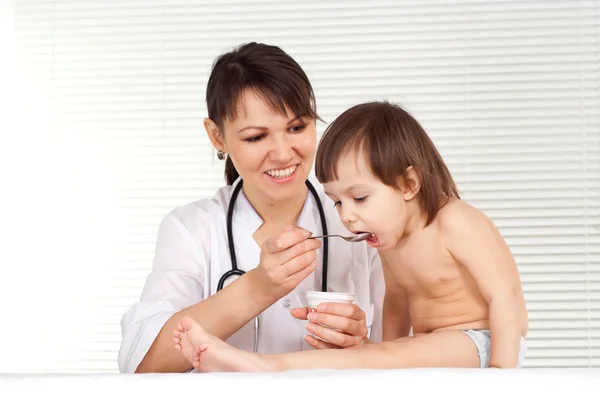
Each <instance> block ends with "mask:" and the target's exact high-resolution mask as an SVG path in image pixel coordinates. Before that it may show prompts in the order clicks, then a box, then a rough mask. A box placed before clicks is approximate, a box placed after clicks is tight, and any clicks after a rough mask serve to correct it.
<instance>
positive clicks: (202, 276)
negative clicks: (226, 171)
mask: <svg viewBox="0 0 600 401" xmlns="http://www.w3.org/2000/svg"><path fill="white" fill-rule="evenodd" d="M309 179H310V181H311V183H313V185H314V186H315V188H316V189H317V192H318V194H319V197H320V199H321V202H322V203H323V208H324V211H325V216H326V218H327V226H328V231H329V233H330V234H343V235H346V234H348V230H346V228H345V227H344V226H343V225H342V223H341V221H340V218H339V216H338V213H337V211H336V209H335V207H334V205H333V202H332V201H331V200H330V199H329V197H327V196H326V195H325V194H324V192H323V187H322V186H321V185H320V184H319V182H318V181H317V180H316V179H315V178H314V177H313V176H311V177H310V178H309ZM238 181H239V179H238ZM238 181H236V182H235V183H234V186H235V185H237V183H238ZM232 188H233V186H225V187H222V188H220V189H218V190H217V192H216V194H215V195H214V197H213V198H212V199H202V200H199V201H196V202H193V203H189V204H186V205H183V206H180V207H177V208H175V209H174V210H173V211H171V212H170V213H169V214H168V215H167V216H165V218H164V219H163V221H162V222H161V224H160V227H159V231H158V238H157V242H156V251H155V257H154V263H153V266H152V271H151V272H150V274H149V276H148V278H147V280H146V283H145V287H144V289H143V292H142V295H141V298H140V301H139V302H137V303H135V304H134V305H132V306H131V307H130V308H129V309H128V311H127V312H126V313H125V315H124V316H123V318H122V320H121V329H122V335H123V341H122V344H121V348H120V350H119V355H118V365H119V370H120V371H121V372H125V373H132V372H135V370H136V369H137V367H138V365H139V363H140V362H141V361H142V359H143V358H144V356H145V354H146V353H147V352H148V349H149V348H150V346H151V345H152V342H153V341H154V339H155V338H156V336H157V334H158V332H159V331H160V329H161V328H162V326H163V325H164V324H165V322H166V321H167V320H168V319H169V318H170V317H171V316H172V315H173V314H174V313H175V312H177V311H179V310H181V309H183V308H186V307H188V306H190V305H193V304H195V303H197V302H200V301H201V300H203V299H206V298H207V297H209V296H211V295H213V294H215V292H216V289H217V284H218V282H219V278H220V277H221V275H222V274H223V273H225V272H226V271H228V270H230V269H231V262H230V254H229V251H228V249H229V247H228V242H227V229H226V216H227V208H228V205H229V198H230V194H231V191H232ZM261 224H262V220H261V218H260V217H259V215H258V214H257V213H256V211H255V210H254V208H252V206H251V205H250V203H249V202H248V200H247V199H246V197H245V196H244V192H243V191H240V193H239V195H238V198H237V200H236V204H235V209H234V214H233V222H232V229H233V238H234V243H235V248H236V257H237V261H238V268H240V269H242V270H245V271H249V270H251V269H253V268H255V267H256V266H257V265H258V263H259V261H260V248H259V246H258V245H257V243H256V242H255V241H254V239H253V237H252V234H253V233H254V232H255V231H256V230H257V229H258V227H260V225H261ZM298 226H300V227H302V228H305V229H307V230H309V231H311V232H312V233H313V234H314V235H318V234H321V233H322V230H321V220H320V217H319V210H318V207H317V205H316V203H315V200H314V198H313V196H312V195H311V193H310V192H308V196H307V200H306V202H305V205H304V208H303V210H302V213H301V215H300V218H299V221H298ZM322 251H323V247H321V248H320V249H319V250H318V251H317V256H318V258H319V261H322ZM321 272H322V263H321V262H320V263H319V266H318V267H317V269H316V270H315V271H314V272H313V273H312V274H311V275H310V276H308V277H307V278H306V279H305V280H304V281H303V282H301V283H300V284H299V285H298V287H296V289H295V290H293V291H292V292H291V293H290V294H288V295H286V296H284V297H283V298H281V299H280V300H278V301H277V302H275V303H274V304H273V305H272V306H270V307H269V308H268V309H266V310H265V311H264V312H263V313H262V314H261V315H260V331H259V346H258V352H261V353H279V352H290V351H299V350H308V349H312V347H310V346H309V345H308V344H307V343H306V342H305V340H304V338H303V337H304V335H305V334H306V333H307V331H306V329H305V324H306V321H305V320H297V319H295V318H294V317H293V316H292V315H291V313H290V311H291V309H292V308H296V307H303V306H306V305H307V304H306V298H305V295H304V294H305V292H306V291H307V290H320V288H321ZM228 283H229V281H228ZM328 287H329V288H328V290H329V291H338V292H352V293H354V294H355V303H356V304H358V305H359V306H360V307H361V308H362V309H363V310H364V311H365V313H366V316H367V326H368V329H369V333H370V337H371V339H372V340H373V341H381V315H382V304H383V295H384V289H385V285H384V281H383V272H382V265H381V260H380V259H379V256H378V254H377V252H376V250H375V249H373V248H371V247H369V246H368V245H367V244H366V242H359V243H350V242H346V241H344V240H342V239H341V238H330V239H329V268H328ZM239 301H240V302H244V300H243V299H240V300H239ZM227 342H228V343H229V344H232V345H233V346H235V347H237V348H241V349H245V350H248V351H252V350H253V347H254V329H253V320H250V322H249V323H248V324H247V325H246V326H244V327H242V328H241V329H240V330H239V331H238V332H237V333H235V334H234V335H233V336H231V337H230V338H229V339H228V340H227Z"/></svg>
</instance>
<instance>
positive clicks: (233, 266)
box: [217, 179, 329, 352]
mask: <svg viewBox="0 0 600 401" xmlns="http://www.w3.org/2000/svg"><path fill="white" fill-rule="evenodd" d="M242 184H243V181H242V179H240V183H239V184H238V185H237V187H235V188H234V190H233V192H232V194H231V199H230V200H229V208H228V210H227V223H226V224H227V242H228V243H229V256H230V258H231V270H229V271H226V272H225V273H224V274H223V275H222V276H221V278H220V279H219V284H218V285H217V292H219V291H220V290H222V289H223V286H224V285H225V280H227V279H228V278H230V277H233V276H241V275H242V274H244V273H246V272H245V271H243V270H241V269H238V267H237V259H236V257H235V245H234V243H233V229H232V226H233V225H232V220H233V209H234V206H235V201H236V200H237V197H238V194H239V192H240V190H241V189H242ZM306 186H307V187H308V190H309V191H310V192H311V193H312V195H313V197H314V198H315V201H316V203H317V208H318V209H319V215H320V217H321V229H322V231H323V235H327V220H326V219H325V211H324V210H323V204H322V203H321V200H320V199H319V195H318V194H317V190H316V189H315V187H314V186H313V185H312V184H311V183H310V182H309V181H308V180H306ZM328 255H329V239H328V238H327V237H325V238H323V274H322V282H321V291H323V292H327V259H328ZM258 327H259V318H258V316H256V317H255V318H254V352H257V351H258Z"/></svg>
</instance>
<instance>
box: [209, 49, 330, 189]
mask: <svg viewBox="0 0 600 401" xmlns="http://www.w3.org/2000/svg"><path fill="white" fill-rule="evenodd" d="M246 89H252V90H253V91H254V92H255V93H256V94H257V95H258V96H260V97H261V98H262V99H263V100H265V102H266V103H267V104H269V105H270V106H271V108H272V110H274V111H277V112H279V113H281V114H286V107H287V108H289V109H290V110H291V112H292V113H294V114H295V115H296V116H298V117H304V116H308V117H311V118H314V119H319V120H320V117H319V116H318V114H317V111H316V102H315V96H314V92H313V88H312V86H311V84H310V81H309V80H308V77H307V76H306V73H305V72H304V70H302V68H301V67H300V65H298V63H296V61H295V60H294V59H293V58H292V57H290V56H289V55H288V54H287V53H286V52H284V51H283V50H281V49H280V48H279V47H277V46H270V45H266V44H261V43H255V42H252V43H247V44H244V45H241V46H239V47H237V48H236V49H234V50H232V51H230V52H227V53H224V54H222V55H220V56H219V57H218V58H217V59H216V60H215V62H214V64H213V66H212V71H211V74H210V77H209V79H208V85H207V88H206V104H207V108H208V117H209V118H210V119H211V120H213V121H214V122H215V124H216V125H217V127H218V128H219V131H220V134H221V135H222V133H223V132H224V130H223V125H224V124H223V123H224V121H225V120H229V121H233V120H235V118H236V117H237V113H238V112H239V109H240V107H239V106H240V105H239V102H240V98H241V95H242V93H243V91H244V90H246ZM238 177H239V174H238V172H237V170H236V169H235V166H234V165H233V162H232V161H231V159H230V158H229V156H228V157H227V160H226V162H225V180H226V181H227V184H228V185H231V184H233V182H234V181H235V180H236V179H237V178H238Z"/></svg>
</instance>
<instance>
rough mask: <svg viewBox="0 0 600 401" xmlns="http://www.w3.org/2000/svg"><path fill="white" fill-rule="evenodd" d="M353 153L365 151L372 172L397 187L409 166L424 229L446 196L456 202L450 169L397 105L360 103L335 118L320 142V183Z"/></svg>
mask: <svg viewBox="0 0 600 401" xmlns="http://www.w3.org/2000/svg"><path fill="white" fill-rule="evenodd" d="M351 152H354V153H355V154H357V153H358V152H363V154H364V155H365V156H366V157H367V163H368V164H369V166H370V169H371V172H372V174H373V175H374V176H375V177H377V178H378V179H379V180H380V181H381V182H382V183H384V184H385V185H388V186H390V187H393V188H395V189H400V188H401V186H402V185H408V184H409V180H408V176H407V169H408V167H410V166H412V167H413V168H414V169H415V171H416V173H417V175H418V177H419V181H420V183H421V186H420V189H419V195H420V196H419V199H420V202H421V206H422V208H423V210H424V212H425V215H426V219H427V221H426V223H425V225H429V224H430V223H431V222H432V221H433V219H435V217H436V215H437V212H438V211H439V209H440V208H441V207H442V206H443V205H444V204H445V202H444V198H445V196H447V197H454V198H458V199H460V196H459V194H458V190H457V188H456V184H455V183H454V179H453V178H452V175H451V174H450V171H449V169H448V167H447V166H446V164H445V163H444V160H443V159H442V157H441V155H440V154H439V152H438V150H437V149H436V147H435V145H434V144H433V142H432V141H431V139H430V138H429V136H428V135H427V133H426V132H425V130H424V129H423V127H421V125H420V124H419V123H418V122H417V120H415V119H414V118H413V117H412V116H411V115H410V114H409V113H408V112H406V111H405V110H404V109H402V108H401V107H399V106H397V105H395V104H392V103H389V102H369V103H363V104H359V105H357V106H354V107H351V108H350V109H348V110H346V111H345V112H343V113H342V114H341V115H340V116H339V117H338V118H336V119H335V120H334V121H333V122H332V123H331V125H329V127H327V129H326V130H325V132H324V134H323V136H322V137H321V140H320V142H319V146H318V149H317V155H316V162H315V174H316V176H317V179H318V180H319V181H320V182H322V183H326V182H329V181H331V180H335V179H336V177H337V163H338V161H339V159H340V157H341V156H343V155H344V154H347V153H351ZM444 195H445V196H444ZM445 199H446V200H447V198H445Z"/></svg>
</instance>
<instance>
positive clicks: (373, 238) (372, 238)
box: [354, 231, 379, 248]
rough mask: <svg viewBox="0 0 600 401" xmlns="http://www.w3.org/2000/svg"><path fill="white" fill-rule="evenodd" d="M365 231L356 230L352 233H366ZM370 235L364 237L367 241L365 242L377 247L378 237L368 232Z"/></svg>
mask: <svg viewBox="0 0 600 401" xmlns="http://www.w3.org/2000/svg"><path fill="white" fill-rule="evenodd" d="M367 233H368V232H367V231H357V232H355V233H354V235H361V234H367ZM370 234H371V235H370V236H369V237H367V239H365V241H367V244H369V245H370V246H372V247H373V248H377V247H378V246H379V238H378V237H377V236H376V235H375V234H373V233H370Z"/></svg>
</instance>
